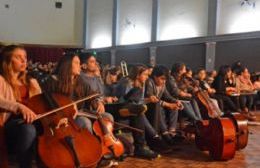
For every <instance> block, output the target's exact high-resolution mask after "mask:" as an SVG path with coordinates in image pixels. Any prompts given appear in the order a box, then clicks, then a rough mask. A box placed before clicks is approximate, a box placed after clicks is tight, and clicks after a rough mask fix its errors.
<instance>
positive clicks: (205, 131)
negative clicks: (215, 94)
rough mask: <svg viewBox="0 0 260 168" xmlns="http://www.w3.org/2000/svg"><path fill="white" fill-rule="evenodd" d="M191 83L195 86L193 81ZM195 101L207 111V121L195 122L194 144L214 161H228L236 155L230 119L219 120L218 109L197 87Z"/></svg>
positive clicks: (219, 112)
mask: <svg viewBox="0 0 260 168" xmlns="http://www.w3.org/2000/svg"><path fill="white" fill-rule="evenodd" d="M191 80H192V82H193V83H194V85H195V83H196V82H195V81H194V79H192V78H191ZM197 88H198V91H197V92H196V93H195V95H196V97H197V99H198V100H199V101H200V103H201V104H203V105H204V107H205V108H206V109H207V115H208V118H209V120H202V121H199V122H197V125H196V127H197V131H196V135H195V143H196V145H197V147H198V148H199V149H200V150H207V151H209V154H210V156H211V157H212V158H213V159H214V160H229V159H232V158H233V157H234V156H235V153H236V128H235V125H234V123H233V121H232V120H231V119H230V118H227V117H226V118H220V115H221V111H220V109H219V108H218V107H217V106H216V105H215V104H214V103H213V102H212V100H211V98H210V97H209V95H208V93H207V92H205V91H203V90H202V88H200V87H199V86H197Z"/></svg>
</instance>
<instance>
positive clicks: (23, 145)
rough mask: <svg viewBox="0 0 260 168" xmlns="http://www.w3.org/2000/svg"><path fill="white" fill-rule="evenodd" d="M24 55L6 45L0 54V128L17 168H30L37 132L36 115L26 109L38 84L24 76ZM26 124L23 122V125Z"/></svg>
mask: <svg viewBox="0 0 260 168" xmlns="http://www.w3.org/2000/svg"><path fill="white" fill-rule="evenodd" d="M26 68H27V54H26V51H25V49H24V48H23V47H22V46H19V45H9V46H6V47H5V48H3V50H2V52H1V54H0V90H1V94H0V127H4V132H5V137H6V144H7V147H8V151H11V152H14V154H15V155H16V156H17V160H18V163H19V167H21V168H30V167H31V166H32V165H31V161H32V158H33V154H34V147H35V144H36V137H37V131H36V127H35V126H34V125H33V124H32V122H33V121H34V120H35V119H36V114H35V113H34V112H33V111H32V110H30V109H29V108H28V107H26V103H27V102H28V100H29V98H30V97H32V96H34V95H37V94H40V93H41V89H40V87H39V84H38V83H37V81H36V80H35V79H33V78H29V77H28V76H27V75H26ZM23 121H25V122H23Z"/></svg>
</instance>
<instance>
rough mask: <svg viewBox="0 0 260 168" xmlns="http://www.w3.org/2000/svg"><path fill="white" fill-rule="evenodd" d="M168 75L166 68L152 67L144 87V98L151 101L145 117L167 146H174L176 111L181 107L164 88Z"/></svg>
mask: <svg viewBox="0 0 260 168" xmlns="http://www.w3.org/2000/svg"><path fill="white" fill-rule="evenodd" d="M168 75H169V70H168V68H166V67H164V66H155V67H154V69H153V72H152V74H151V78H150V79H148V80H147V82H146V87H145V98H149V99H150V100H152V103H149V104H148V111H147V113H146V115H147V117H148V119H149V120H150V122H151V124H152V125H153V127H154V128H156V130H157V131H159V132H161V134H162V137H163V138H164V139H165V140H166V141H167V142H168V143H169V144H175V143H176V140H177V139H178V138H177V137H176V136H175V130H176V126H177V119H178V110H182V108H183V107H182V104H181V102H180V101H178V100H176V99H175V98H173V97H172V96H171V95H170V94H169V92H168V90H167V88H166V86H165V83H166V79H167V76H168ZM166 116H167V117H166ZM171 132H172V133H173V136H172V135H171ZM176 138H177V139H176Z"/></svg>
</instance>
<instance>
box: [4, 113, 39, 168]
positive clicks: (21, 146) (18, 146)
mask: <svg viewBox="0 0 260 168" xmlns="http://www.w3.org/2000/svg"><path fill="white" fill-rule="evenodd" d="M21 121H23V119H20V118H16V119H10V120H9V121H7V123H6V124H5V136H6V143H7V148H8V151H10V152H13V153H14V154H15V155H16V157H17V160H18V163H19V167H20V168H30V167H32V164H31V162H32V158H33V156H34V154H35V149H36V148H35V147H36V138H37V131H36V127H35V126H34V125H33V124H25V123H22V124H21V123H20V122H21Z"/></svg>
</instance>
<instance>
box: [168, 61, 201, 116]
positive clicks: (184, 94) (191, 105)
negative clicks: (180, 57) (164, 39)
mask: <svg viewBox="0 0 260 168" xmlns="http://www.w3.org/2000/svg"><path fill="white" fill-rule="evenodd" d="M185 74H186V65H185V64H184V63H175V64H173V65H172V69H171V76H170V80H169V82H168V83H167V85H168V87H167V88H168V89H169V91H170V93H171V95H173V96H176V97H178V98H179V99H180V100H187V101H185V102H184V103H183V105H184V113H185V114H186V115H187V116H188V117H189V118H190V119H191V120H193V121H197V120H201V114H200V109H199V107H198V103H197V101H196V100H195V98H194V96H193V92H194V91H195V88H194V87H193V86H192V84H191V83H192V82H189V81H188V80H187V76H186V77H185ZM174 83H176V84H177V85H176V86H175V87H174ZM173 88H178V90H177V91H174V90H173Z"/></svg>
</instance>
